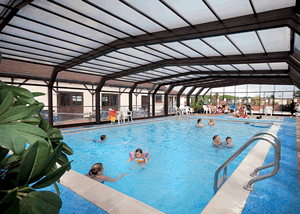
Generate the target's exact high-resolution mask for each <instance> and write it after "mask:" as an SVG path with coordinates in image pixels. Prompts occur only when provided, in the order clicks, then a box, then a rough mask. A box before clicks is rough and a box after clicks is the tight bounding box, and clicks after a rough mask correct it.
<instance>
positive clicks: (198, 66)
mask: <svg viewBox="0 0 300 214" xmlns="http://www.w3.org/2000/svg"><path fill="white" fill-rule="evenodd" d="M191 67H193V68H196V69H198V70H200V71H209V70H208V69H207V68H204V67H202V66H200V65H193V66H191Z"/></svg>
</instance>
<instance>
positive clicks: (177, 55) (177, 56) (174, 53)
mask: <svg viewBox="0 0 300 214" xmlns="http://www.w3.org/2000/svg"><path fill="white" fill-rule="evenodd" d="M148 46H149V47H151V48H153V49H155V50H158V51H161V52H165V53H166V54H168V55H171V56H173V57H175V58H187V57H186V56H184V55H182V54H180V53H178V52H176V51H173V50H171V49H169V48H167V47H164V46H162V45H148Z"/></svg>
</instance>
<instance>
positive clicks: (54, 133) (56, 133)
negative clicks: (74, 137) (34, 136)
mask: <svg viewBox="0 0 300 214" xmlns="http://www.w3.org/2000/svg"><path fill="white" fill-rule="evenodd" d="M49 131H50V130H49ZM49 138H50V139H51V140H62V139H64V137H63V136H62V134H61V132H60V131H59V129H58V128H53V129H52V133H51V134H50V136H49Z"/></svg>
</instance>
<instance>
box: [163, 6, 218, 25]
mask: <svg viewBox="0 0 300 214" xmlns="http://www.w3.org/2000/svg"><path fill="white" fill-rule="evenodd" d="M166 2H167V3H168V4H169V5H170V6H171V7H173V8H174V9H175V10H176V11H177V12H179V13H180V14H181V15H182V16H183V17H185V18H186V19H187V20H188V21H190V22H191V23H192V24H193V25H196V24H200V23H205V22H212V21H217V20H218V19H217V18H216V17H215V16H214V15H213V14H212V12H211V11H210V10H209V9H208V8H207V7H206V5H205V4H204V3H203V2H202V1H195V0H184V1H182V0H167V1H166ZM191 5H192V7H191Z"/></svg>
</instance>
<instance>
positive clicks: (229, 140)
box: [225, 137, 234, 147]
mask: <svg viewBox="0 0 300 214" xmlns="http://www.w3.org/2000/svg"><path fill="white" fill-rule="evenodd" d="M225 147H234V145H233V144H232V142H231V137H226V145H225Z"/></svg>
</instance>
